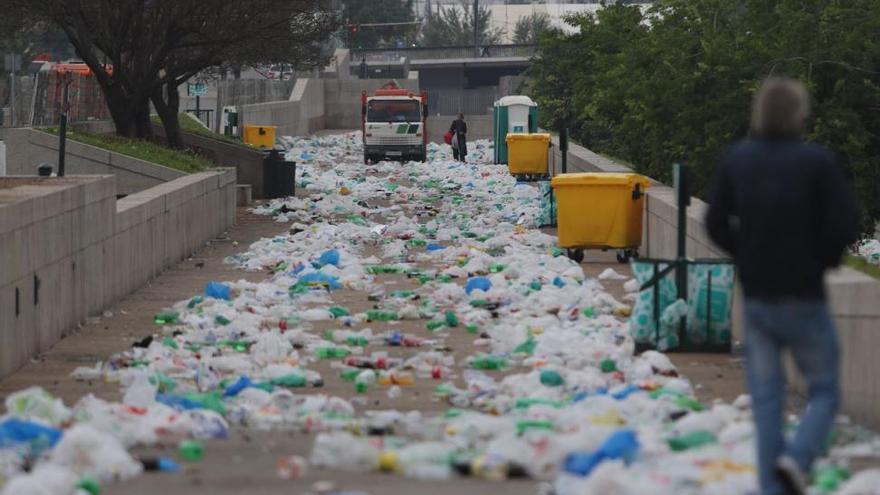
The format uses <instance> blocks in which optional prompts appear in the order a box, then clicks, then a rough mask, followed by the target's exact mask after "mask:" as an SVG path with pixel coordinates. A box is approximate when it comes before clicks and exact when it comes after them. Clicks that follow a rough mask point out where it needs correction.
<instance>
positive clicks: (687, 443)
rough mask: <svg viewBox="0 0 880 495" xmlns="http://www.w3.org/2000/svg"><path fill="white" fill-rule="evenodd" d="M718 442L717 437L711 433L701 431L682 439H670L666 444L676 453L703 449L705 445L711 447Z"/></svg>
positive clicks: (683, 436) (681, 437)
mask: <svg viewBox="0 0 880 495" xmlns="http://www.w3.org/2000/svg"><path fill="white" fill-rule="evenodd" d="M717 441H718V439H717V438H715V435H714V434H713V433H712V432H711V431H705V430H700V431H695V432H693V433H688V434H687V435H682V436H680V437H675V438H670V439H668V440H667V441H666V443H667V444H668V445H669V448H670V449H672V450H673V451H674V452H681V451H683V450H688V449H693V448H696V447H702V446H703V445H711V444H713V443H716V442H717Z"/></svg>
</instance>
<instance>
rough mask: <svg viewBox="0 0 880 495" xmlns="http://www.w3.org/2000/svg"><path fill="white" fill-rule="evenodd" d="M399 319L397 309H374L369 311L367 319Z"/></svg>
mask: <svg viewBox="0 0 880 495" xmlns="http://www.w3.org/2000/svg"><path fill="white" fill-rule="evenodd" d="M399 319H400V318H399V317H398V315H397V312H396V311H380V310H374V309H371V310H369V311H367V321H396V320H399Z"/></svg>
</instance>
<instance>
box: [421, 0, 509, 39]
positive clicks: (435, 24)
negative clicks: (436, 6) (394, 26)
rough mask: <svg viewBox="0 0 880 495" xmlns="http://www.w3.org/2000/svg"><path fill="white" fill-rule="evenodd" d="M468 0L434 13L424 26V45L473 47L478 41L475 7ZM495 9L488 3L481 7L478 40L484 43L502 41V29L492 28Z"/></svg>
mask: <svg viewBox="0 0 880 495" xmlns="http://www.w3.org/2000/svg"><path fill="white" fill-rule="evenodd" d="M472 5H473V4H472V3H471V2H470V1H468V0H459V4H458V5H451V6H444V7H443V8H441V9H440V12H439V13H438V14H435V15H432V16H431V17H430V18H429V19H428V20H427V21H426V22H425V24H424V26H423V27H422V35H421V40H420V44H421V45H422V46H469V45H473V44H474V10H473V6H472ZM491 20H492V12H490V11H489V9H488V8H486V7H485V6H481V7H479V9H477V21H476V26H477V32H478V42H479V44H480V45H482V46H486V45H496V44H498V43H500V42H501V36H502V34H503V33H502V30H501V29H499V28H492V27H491V26H490V21H491Z"/></svg>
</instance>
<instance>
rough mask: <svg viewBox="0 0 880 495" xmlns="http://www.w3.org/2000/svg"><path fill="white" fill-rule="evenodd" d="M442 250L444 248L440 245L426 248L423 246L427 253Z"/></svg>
mask: <svg viewBox="0 0 880 495" xmlns="http://www.w3.org/2000/svg"><path fill="white" fill-rule="evenodd" d="M443 249H446V246H443V245H440V244H428V245H427V246H425V250H427V251H440V250H443Z"/></svg>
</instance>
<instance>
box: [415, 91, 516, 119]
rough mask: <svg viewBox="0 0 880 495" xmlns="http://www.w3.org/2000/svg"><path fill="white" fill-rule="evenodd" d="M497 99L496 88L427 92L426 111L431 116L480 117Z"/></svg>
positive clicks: (498, 94)
mask: <svg viewBox="0 0 880 495" xmlns="http://www.w3.org/2000/svg"><path fill="white" fill-rule="evenodd" d="M498 98H500V92H499V90H498V89H497V88H481V89H444V90H435V91H430V90H429V91H428V111H429V112H430V113H431V115H438V114H440V115H455V114H457V113H459V112H461V113H464V114H467V115H482V114H484V113H487V112H488V111H489V110H490V109H491V108H492V104H493V103H495V100H497V99H498Z"/></svg>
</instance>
